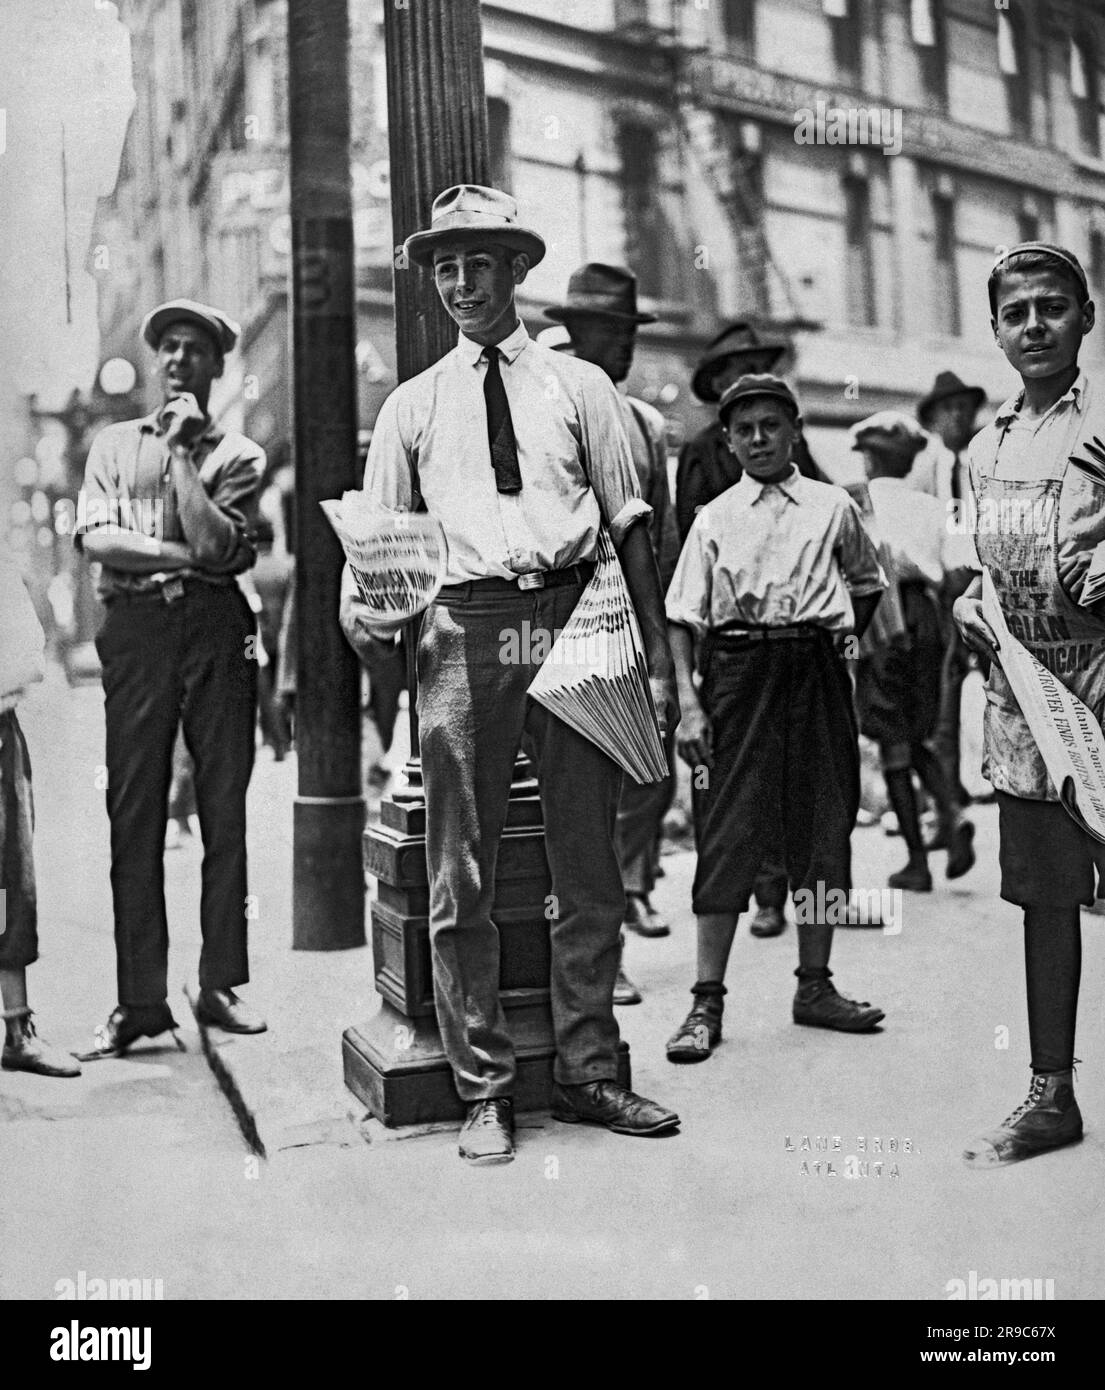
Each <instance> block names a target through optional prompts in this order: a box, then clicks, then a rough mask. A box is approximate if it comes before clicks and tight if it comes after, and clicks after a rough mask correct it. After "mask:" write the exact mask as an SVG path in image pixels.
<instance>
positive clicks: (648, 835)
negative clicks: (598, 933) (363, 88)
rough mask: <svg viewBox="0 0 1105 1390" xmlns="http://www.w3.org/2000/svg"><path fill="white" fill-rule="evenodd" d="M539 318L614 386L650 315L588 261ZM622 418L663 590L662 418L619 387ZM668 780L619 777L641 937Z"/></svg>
mask: <svg viewBox="0 0 1105 1390" xmlns="http://www.w3.org/2000/svg"><path fill="white" fill-rule="evenodd" d="M545 317H546V318H550V319H552V320H553V321H554V322H557V323H562V324H563V325H564V326H565V328H566V330H567V332H568V335H569V338H570V341H571V345H572V351H573V352H574V353H575V355H576V357H578V358H580V359H581V360H582V361H584V362H592V363H594V365H595V366H596V367H601V368H602V370H603V371H604V372H605V373H606V375H607V376H608V377H609V378H610V380H611V381H612V382H613V383H614V385H615V386H619V385H621V383H622V382H624V381H625V379H626V377H627V376H628V375H629V369H630V367H631V366H632V365H633V351H634V347H635V345H636V341H637V329H638V326H639V325H641V324H646V323H655V322H656V315H655V314H650V313H647V312H642V311H641V310H640V309H639V308H638V307H637V277H636V275H634V273H633V272H632V271H631V270H629V269H628V268H627V267H626V266H620V265H604V264H602V263H601V262H599V261H589V262H588V263H587V264H586V265H583V266H580V267H579V269H578V270H575V271H573V272H572V274H571V276H570V278H569V280H568V293H567V295H566V296H565V298H564V303H563V304H557V305H554V306H553V307H552V308H549V309H546V310H545ZM618 402H619V404H620V405H621V407H622V423H623V424H624V426H625V431H626V434H627V435H628V437H629V446H630V449H631V450H632V453H633V464H634V467H635V468H636V470H637V481H638V483H639V485H640V489H641V496H642V497H643V498H644V499H645V501H646V502H648V504H649V506H651V508H652V517H651V520H650V522H649V536H650V539H651V540H652V549H653V553H654V554H655V556H656V563H657V566H658V568H659V571H660V583H661V584H662V586H663V588H664V589H665V590H666V589H667V586H668V584H669V583H670V581H671V577H672V574H673V573H674V572H675V562H676V560H677V559H678V558H679V538H678V536H677V534H676V530H675V518H674V515H673V513H672V508H671V498H670V495H669V492H668V447H667V429H666V426H665V424H664V417H663V416H662V415H661V414H660V412H659V411H658V410H656V409H655V408H654V407H653V406H651V405H648V404H647V402H645V401H641V400H638V399H637V398H636V397H635V396H630V395H627V394H624V393H621V392H619V394H618ZM668 742H669V745H670V746H669V749H668V761H669V763H670V762H671V759H672V756H673V754H674V736H673V735H671V734H669V738H668ZM674 790H675V779H674V776H673V775H669V776H668V777H667V778H665V779H664V780H663V781H662V782H651V783H646V784H645V785H643V786H641V785H638V784H637V783H635V782H633V781H632V780H631V779H630V778H626V779H625V781H624V783H623V785H622V798H621V804H620V806H619V809H618V833H617V846H618V857H619V859H620V860H621V865H622V880H623V882H624V884H625V902H626V915H625V925H626V926H627V927H628V928H629V929H630V930H632V931H635V932H637V933H639V934H640V935H641V936H667V935H668V934H669V933H670V931H671V928H670V926H669V925H668V923H667V922H665V921H664V919H663V918H662V917H661V916H660V914H659V913H658V912H657V911H656V910H655V909H654V908H653V906H652V902H651V893H652V889H653V886H654V883H655V867H656V855H657V853H658V847H659V840H660V828H661V825H662V823H663V819H664V816H665V815H666V814H667V811H668V808H669V807H670V805H671V800H672V795H673V793H674ZM640 999H641V994H640V991H639V990H638V988H637V986H636V985H634V984H633V983H632V982H631V981H630V980H629V978H628V977H627V976H626V974H625V972H624V970H619V973H618V983H617V986H616V989H615V993H614V1002H615V1003H616V1004H636V1003H639V1002H640Z"/></svg>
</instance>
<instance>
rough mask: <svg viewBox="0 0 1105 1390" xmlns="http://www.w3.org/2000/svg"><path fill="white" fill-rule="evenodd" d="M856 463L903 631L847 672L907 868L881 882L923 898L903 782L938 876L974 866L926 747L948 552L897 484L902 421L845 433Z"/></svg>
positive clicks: (938, 767) (925, 514) (935, 522)
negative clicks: (928, 835) (932, 822)
mask: <svg viewBox="0 0 1105 1390" xmlns="http://www.w3.org/2000/svg"><path fill="white" fill-rule="evenodd" d="M852 438H853V444H852V447H853V448H854V449H857V450H860V451H861V452H862V453H863V457H864V463H865V465H866V468H867V478H868V482H867V495H868V498H869V499H870V503H871V510H872V513H873V523H874V524H873V531H874V535H875V538H876V539H877V540H878V541H880V542H881V543H882V545H883V546H884V547H885V549H884V555H885V556H886V561H887V563H889V565H890V566H891V569H892V576H891V577H892V579H893V581H894V583H895V585H896V588H897V592H898V596H899V600H900V603H901V609H902V617H903V622H904V628H905V631H904V632H902V633H901V634H896V635H895V637H894V638H893V639H892V640H891V641H889V642H887V643H885V644H882V645H880V646H878V647H876V648H875V649H874V650H872V651H871V652H870V653H864V654H861V657H860V660H859V664H858V668H857V672H856V707H857V711H858V714H859V727H860V732H861V733H863V734H865V735H866V736H867V737H868V738H870V739H873V740H874V742H876V743H877V744H878V745H879V753H880V756H881V758H882V766H883V776H884V778H885V779H886V790H887V794H888V795H889V798H890V804H891V806H892V807H893V808H894V811H895V814H896V815H897V817H898V824H899V826H900V828H901V832H902V836H903V838H904V840H905V842H906V848H907V850H908V852H909V862H908V863H907V864H906V866H905V867H904V868H902V869H899V870H898V872H897V873H893V874H891V875H890V878H889V880H888V882H889V886H890V887H891V888H903V889H908V890H911V891H913V892H920V893H927V892H930V891H931V890H932V875H931V873H930V872H929V867H928V859H927V856H926V853H925V845H924V841H923V839H922V837H921V826H920V820H919V818H918V815H917V801H916V798H915V796H914V791H913V773H914V772H916V773H917V776H918V777H919V778H920V780H921V783H922V785H923V786H924V787H925V789H926V790H927V791H928V792H929V793H930V795H931V796H932V798H933V800H934V802H935V803H936V810H937V816H938V818H939V830H940V838H941V840H942V842H943V843H944V844H945V845H946V847H947V850H948V862H947V870H946V872H947V876H948V878H960V877H961V876H962V875H963V874H965V873H966V872H967V871H968V870H969V869H970V867H971V865H972V864H973V863H974V859H975V856H974V850H973V848H972V843H971V842H972V840H973V837H974V826H973V825H972V824H971V823H970V821H965V820H963V818H962V817H961V815H960V814H959V809H958V806H957V805H956V804H955V802H954V800H953V793H952V788H951V785H950V783H949V781H948V779H947V776H946V773H945V770H944V767H943V765H942V764H941V762H940V760H939V759H938V758H937V757H936V755H935V753H934V752H933V751H932V749H930V748H929V747H928V746H927V740H928V739H930V738H932V736H933V734H934V732H935V729H936V721H937V715H938V712H939V708H940V678H941V669H942V666H943V659H944V647H945V640H944V634H943V631H942V628H941V623H940V608H939V597H938V595H939V591H940V588H941V585H942V584H943V582H944V576H945V568H946V567H945V557H946V554H947V550H948V545H947V542H948V539H949V535H948V514H947V512H946V510H945V508H944V507H943V506H942V505H941V503H940V502H938V501H937V499H936V498H935V497H931V496H929V495H928V494H927V493H923V492H918V491H917V490H916V489H915V488H913V487H911V486H910V483H909V479H908V477H907V475H908V474H909V471H910V469H911V467H912V466H913V461H914V459H915V457H916V456H917V454H918V453H920V451H921V450H922V449H923V448H924V447H925V445H926V444H927V442H928V440H927V437H926V435H925V433H924V431H923V430H922V429H921V428H920V426H919V425H917V424H916V423H915V422H914V421H913V420H911V419H910V418H909V416H908V415H903V414H901V413H899V412H897V411H893V410H883V411H880V412H879V413H878V414H877V415H871V416H869V417H868V418H867V419H866V420H863V421H861V422H860V423H859V424H858V425H855V426H853V429H852Z"/></svg>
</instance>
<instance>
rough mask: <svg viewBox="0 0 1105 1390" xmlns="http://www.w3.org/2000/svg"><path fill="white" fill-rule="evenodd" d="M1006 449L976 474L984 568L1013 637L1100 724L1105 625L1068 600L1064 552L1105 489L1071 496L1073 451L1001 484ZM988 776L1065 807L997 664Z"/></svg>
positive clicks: (986, 731)
mask: <svg viewBox="0 0 1105 1390" xmlns="http://www.w3.org/2000/svg"><path fill="white" fill-rule="evenodd" d="M1002 437H1003V438H1004V435H1003V436H1002ZM1069 442H1070V443H1071V444H1072V445H1073V443H1074V441H1073V439H1072V440H1070V441H1069ZM1000 448H1001V443H1000V441H999V443H998V447H997V449H995V451H994V458H993V459H986V460H982V461H980V462H979V464H978V469H977V477H978V499H977V500H978V533H977V535H976V538H975V539H976V545H977V548H978V555H979V559H980V560H981V561H982V563H983V564H984V565H985V566H986V567H987V568H988V569H989V571H990V577H991V579H992V580H993V581H994V587H995V589H996V590H997V595H998V600H999V602H1000V604H1001V608H1002V612H1003V613H1004V614H1005V618H1006V622H1007V623H1008V625H1009V631H1010V632H1011V633H1012V635H1013V636H1014V637H1016V638H1017V639H1018V640H1019V641H1020V642H1021V643H1023V645H1024V646H1025V647H1026V648H1027V650H1028V651H1029V652H1030V653H1031V654H1032V655H1033V656H1034V657H1035V658H1036V660H1037V661H1039V662H1040V663H1041V664H1042V665H1043V666H1046V667H1047V669H1048V670H1049V671H1050V672H1051V673H1052V674H1053V675H1055V676H1057V677H1058V678H1059V680H1061V681H1062V682H1063V684H1064V685H1065V686H1066V687H1067V689H1068V690H1071V691H1072V692H1073V693H1074V694H1075V695H1077V696H1078V698H1079V699H1080V700H1082V701H1083V702H1084V703H1085V704H1086V705H1088V706H1089V708H1090V709H1091V710H1092V711H1093V713H1094V714H1095V716H1096V717H1097V718H1098V719H1099V720H1100V719H1101V718H1102V714H1103V713H1105V622H1102V621H1101V620H1099V619H1097V618H1095V617H1093V616H1092V615H1091V614H1090V613H1088V612H1087V611H1086V610H1085V609H1082V608H1079V606H1078V605H1077V604H1076V603H1075V602H1074V601H1073V600H1072V599H1071V598H1069V597H1068V595H1067V593H1066V591H1065V590H1064V588H1063V585H1062V582H1061V580H1060V570H1061V568H1063V561H1064V556H1065V551H1064V549H1063V547H1064V545H1065V546H1067V547H1068V548H1069V547H1070V546H1071V545H1072V544H1073V543H1075V540H1076V538H1077V537H1078V534H1079V532H1080V531H1083V530H1084V529H1085V526H1086V523H1087V521H1089V520H1091V516H1090V513H1091V511H1092V510H1096V511H1097V514H1098V516H1100V515H1101V514H1102V508H1105V489H1095V491H1094V494H1093V495H1092V496H1089V497H1088V496H1087V495H1086V493H1085V491H1083V497H1082V499H1079V498H1078V496H1077V489H1073V488H1070V487H1067V488H1064V481H1065V480H1066V479H1067V478H1068V475H1072V474H1074V473H1075V470H1074V469H1072V466H1071V460H1070V451H1069V449H1068V448H1063V449H1062V450H1058V451H1056V456H1055V457H1054V458H1052V459H1049V460H1048V461H1047V462H1046V465H1045V466H1044V467H1043V468H1042V470H1041V476H1039V477H1036V478H1030V479H1016V480H1012V479H1005V478H997V477H995V476H994V474H995V472H996V469H997V456H998V454H999V452H1000ZM1093 519H1096V518H1093ZM999 661H1000V654H999ZM982 773H983V776H984V777H987V778H988V779H989V780H990V782H991V783H992V784H993V786H994V787H995V789H996V790H998V791H1003V792H1008V793H1009V794H1010V795H1012V796H1020V797H1026V798H1028V799H1030V800H1037V801H1057V800H1058V796H1057V795H1056V792H1055V788H1054V787H1053V786H1052V784H1051V779H1050V778H1049V777H1048V774H1047V769H1046V768H1045V766H1044V760H1043V758H1042V757H1041V756H1040V751H1039V749H1038V748H1037V747H1036V742H1035V739H1034V738H1033V737H1032V733H1031V731H1030V729H1029V727H1028V723H1027V721H1026V720H1025V718H1024V715H1023V714H1022V713H1021V710H1020V706H1019V705H1018V704H1017V701H1016V698H1015V696H1014V695H1013V692H1012V690H1011V689H1010V687H1009V683H1008V681H1007V680H1006V679H1005V675H1004V673H1003V672H1002V670H1001V667H1000V665H999V664H998V662H995V663H994V665H993V666H992V668H991V671H990V676H989V679H988V680H987V682H986V714H985V721H984V726H983V759H982Z"/></svg>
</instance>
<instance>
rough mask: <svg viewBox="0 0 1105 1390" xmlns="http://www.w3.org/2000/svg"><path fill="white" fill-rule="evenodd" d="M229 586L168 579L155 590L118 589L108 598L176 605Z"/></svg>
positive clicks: (181, 578)
mask: <svg viewBox="0 0 1105 1390" xmlns="http://www.w3.org/2000/svg"><path fill="white" fill-rule="evenodd" d="M231 587H232V586H231V585H229V584H211V583H209V582H208V581H207V580H205V579H192V578H183V577H180V576H178V577H177V578H175V579H166V580H164V581H162V583H160V584H158V585H157V587H156V588H153V589H116V590H115V591H114V593H112V594H109V595H108V597H109V598H110V599H111V600H112V601H114V600H115V599H123V600H124V601H125V602H126V603H176V602H177V601H178V600H179V599H182V598H187V597H188V596H189V595H191V594H201V593H203V592H204V591H208V592H210V590H212V589H229V588H231Z"/></svg>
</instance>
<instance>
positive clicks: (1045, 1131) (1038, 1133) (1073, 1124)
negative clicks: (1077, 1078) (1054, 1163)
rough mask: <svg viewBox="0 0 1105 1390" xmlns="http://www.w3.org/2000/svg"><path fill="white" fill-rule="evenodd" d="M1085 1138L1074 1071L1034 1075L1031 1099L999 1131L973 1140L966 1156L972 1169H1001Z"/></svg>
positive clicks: (1030, 1091) (992, 1131) (995, 1130)
mask: <svg viewBox="0 0 1105 1390" xmlns="http://www.w3.org/2000/svg"><path fill="white" fill-rule="evenodd" d="M1081 1138H1082V1112H1081V1111H1080V1110H1079V1109H1078V1102H1077V1101H1076V1100H1075V1098H1074V1074H1073V1071H1072V1070H1067V1071H1056V1072H1052V1073H1051V1074H1050V1075H1048V1076H1041V1075H1040V1074H1039V1073H1038V1072H1034V1073H1033V1075H1032V1085H1031V1087H1030V1088H1029V1091H1028V1096H1027V1098H1026V1099H1025V1100H1024V1101H1022V1103H1021V1104H1020V1105H1018V1106H1017V1108H1016V1110H1014V1111H1013V1113H1012V1114H1011V1115H1009V1116H1007V1117H1006V1118H1005V1120H1003V1121H1002V1124H1001V1127H1000V1128H999V1129H992V1130H990V1131H989V1133H987V1134H982V1135H980V1136H979V1137H978V1138H977V1139H973V1140H972V1141H971V1142H970V1143H969V1144H968V1145H967V1147H966V1148H965V1149H964V1150H963V1157H964V1159H965V1160H966V1162H967V1163H969V1164H970V1165H971V1167H972V1168H999V1167H1002V1166H1004V1165H1005V1164H1007V1163H1019V1162H1020V1160H1021V1159H1022V1158H1031V1157H1032V1156H1033V1155H1034V1154H1039V1153H1046V1151H1047V1150H1048V1149H1061V1148H1062V1147H1063V1145H1064V1144H1077V1143H1078V1141H1079V1140H1080V1139H1081Z"/></svg>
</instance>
